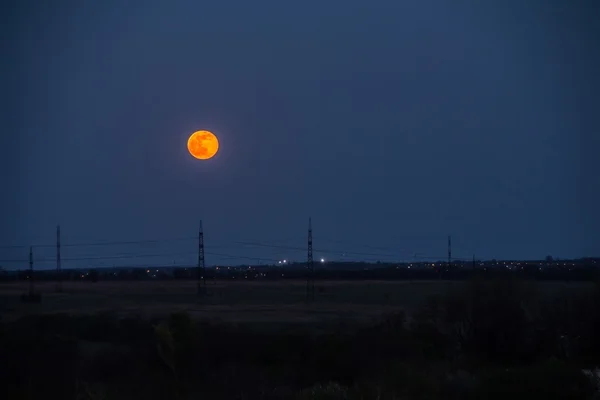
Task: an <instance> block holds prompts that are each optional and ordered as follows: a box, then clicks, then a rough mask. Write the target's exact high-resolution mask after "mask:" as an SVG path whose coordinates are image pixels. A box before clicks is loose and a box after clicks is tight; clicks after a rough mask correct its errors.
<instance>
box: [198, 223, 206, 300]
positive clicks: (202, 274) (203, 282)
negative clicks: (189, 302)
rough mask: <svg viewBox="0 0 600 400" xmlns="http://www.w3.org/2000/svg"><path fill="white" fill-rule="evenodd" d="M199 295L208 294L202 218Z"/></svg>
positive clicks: (199, 232)
mask: <svg viewBox="0 0 600 400" xmlns="http://www.w3.org/2000/svg"><path fill="white" fill-rule="evenodd" d="M198 295H199V296H204V295H206V268H205V267H204V232H203V230H202V220H200V229H199V230H198Z"/></svg>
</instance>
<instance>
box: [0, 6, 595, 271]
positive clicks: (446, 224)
mask: <svg viewBox="0 0 600 400" xmlns="http://www.w3.org/2000/svg"><path fill="white" fill-rule="evenodd" d="M10 3H11V2H8V3H6V2H5V3H3V4H6V6H3V7H4V8H3V10H2V16H1V20H0V26H1V27H2V28H0V29H1V30H2V31H1V33H2V42H1V43H2V54H3V56H2V61H0V63H1V64H0V65H1V70H0V72H1V77H0V83H1V88H2V89H1V90H0V93H1V94H0V100H1V101H2V103H1V106H2V107H1V111H0V117H1V120H0V127H1V128H2V131H3V133H2V139H1V140H2V142H1V145H2V146H1V148H0V151H1V152H2V153H1V157H2V160H1V161H0V162H1V164H0V165H1V167H2V176H1V179H2V182H1V187H2V209H1V212H2V214H1V215H2V224H1V226H2V228H1V230H0V246H1V245H29V244H32V243H33V244H40V243H43V244H45V243H50V244H51V243H53V241H54V232H55V226H56V224H57V223H60V224H61V227H62V231H63V235H62V236H63V242H64V243H65V244H68V243H81V242H103V241H130V240H131V241H138V240H150V239H161V240H162V239H165V240H166V239H180V238H181V239H182V240H177V241H173V242H164V243H162V242H161V243H160V244H143V245H142V244H140V245H120V246H107V247H102V246H97V247H88V248H83V247H81V248H80V247H71V248H64V249H63V257H65V258H66V259H68V258H69V257H71V258H77V257H86V256H90V257H96V256H111V255H113V256H114V255H121V254H133V255H135V254H168V255H167V256H165V257H159V256H155V257H147V258H124V259H100V260H89V261H88V260H86V261H81V262H80V261H75V260H73V261H65V266H74V265H80V264H82V263H83V264H84V265H83V266H87V265H92V266H93V265H98V266H101V265H113V264H116V265H130V264H139V263H145V262H149V263H154V264H161V263H173V261H175V262H176V263H192V264H193V263H194V262H195V255H194V252H195V251H196V244H195V242H194V239H193V236H194V235H196V232H197V225H198V220H199V219H203V221H204V226H205V233H206V244H207V252H211V251H212V252H213V253H219V254H225V255H228V256H249V257H261V258H265V259H266V258H273V259H280V258H288V259H289V258H292V259H298V260H302V259H304V257H305V251H304V250H294V249H291V248H290V249H283V248H274V247H252V246H242V245H240V244H236V243H233V242H234V241H247V242H259V243H263V244H269V245H279V246H290V247H298V248H300V249H303V248H304V247H305V241H306V226H307V218H308V216H312V218H313V225H314V237H315V247H316V248H317V249H321V250H322V249H327V250H330V249H335V250H340V252H341V251H346V252H358V253H365V254H361V255H346V256H345V258H344V257H343V256H341V255H340V254H339V253H333V254H332V253H325V252H317V253H318V254H317V256H318V257H320V256H321V255H323V256H325V257H327V258H330V259H333V258H338V259H340V258H344V259H377V258H380V259H394V258H395V259H411V260H412V259H414V254H415V253H419V254H422V255H427V256H444V255H445V253H446V235H448V234H452V235H453V245H454V248H453V252H454V254H455V255H456V256H459V257H470V256H471V255H472V254H473V253H475V254H476V255H477V256H478V257H482V258H493V257H497V258H540V257H544V256H545V255H547V254H552V255H554V256H558V257H578V256H587V255H599V254H600V233H599V232H600V228H599V227H600V212H599V210H598V205H597V204H598V203H599V202H598V199H599V197H600V165H599V163H598V149H599V148H600V140H599V135H600V112H599V110H600V72H599V71H600V39H599V38H600V29H599V27H598V26H597V24H595V22H597V21H598V20H599V18H600V13H599V12H598V9H599V7H598V5H597V4H598V2H597V1H575V0H563V1H558V0H556V1H554V0H531V1H516V0H515V1H504V2H498V1H491V0H490V1H483V0H471V1H467V0H462V1H455V2H450V1H445V0H410V1H401V0H388V1H383V0H370V1H330V2H327V1H303V2H294V3H291V2H284V1H275V0H273V1H254V2H249V1H242V0H232V1H219V2H202V1H178V0H169V1H156V0H148V1H143V2H141V1H139V2H135V1H127V2H123V1H114V0H113V1H101V2H98V1H74V0H73V1H54V2H44V1H37V2H35V1H31V0H28V1H26V0H21V1H18V2H17V1H14V2H12V5H11V4H10ZM198 129H209V130H211V131H213V132H214V133H215V134H216V135H217V136H218V137H219V139H220V143H221V147H220V152H219V153H218V154H217V156H216V157H215V158H213V159H212V160H210V161H198V160H195V159H194V158H192V157H191V156H190V155H189V154H188V153H187V150H186V140H187V137H188V136H189V134H190V133H192V132H193V131H195V130H198ZM211 246H212V247H211ZM216 246H218V247H216ZM367 246H371V247H367ZM373 247H381V248H385V251H382V253H385V254H386V256H385V257H384V256H371V255H370V254H371V253H377V252H378V250H377V249H373ZM366 253H368V254H366ZM26 254H27V250H26V249H25V248H18V249H1V250H0V260H2V259H4V260H10V259H20V258H26ZM53 256H54V250H53V249H52V248H47V249H38V250H36V258H38V259H43V258H50V259H51V258H52V257H53ZM207 262H208V264H210V265H212V264H214V263H221V262H228V263H239V262H243V259H235V258H227V257H222V256H217V255H215V254H209V255H208V256H207ZM0 264H2V263H0ZM41 264H43V263H41ZM3 265H5V266H6V267H16V266H17V264H15V263H9V262H4V263H3ZM48 265H49V266H52V265H53V263H52V262H49V263H48Z"/></svg>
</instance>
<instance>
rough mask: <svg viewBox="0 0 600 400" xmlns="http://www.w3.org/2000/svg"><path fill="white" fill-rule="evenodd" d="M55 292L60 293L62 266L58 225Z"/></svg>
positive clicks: (58, 227) (58, 226)
mask: <svg viewBox="0 0 600 400" xmlns="http://www.w3.org/2000/svg"><path fill="white" fill-rule="evenodd" d="M56 278H57V279H58V282H57V285H56V291H57V292H59V293H60V292H62V265H61V261H60V225H56Z"/></svg>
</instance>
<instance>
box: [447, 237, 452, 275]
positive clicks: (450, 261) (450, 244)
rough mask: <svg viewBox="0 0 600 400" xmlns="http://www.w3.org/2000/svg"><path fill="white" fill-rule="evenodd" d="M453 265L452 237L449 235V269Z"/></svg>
mask: <svg viewBox="0 0 600 400" xmlns="http://www.w3.org/2000/svg"><path fill="white" fill-rule="evenodd" d="M451 263H452V236H450V235H448V268H450V265H451Z"/></svg>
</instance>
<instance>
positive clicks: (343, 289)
mask: <svg viewBox="0 0 600 400" xmlns="http://www.w3.org/2000/svg"><path fill="white" fill-rule="evenodd" d="M464 285H465V282H451V281H413V282H409V281H401V282H398V281H397V282H393V281H357V282H350V281H324V282H318V283H317V285H316V287H315V301H314V302H313V303H312V304H307V303H306V301H305V290H306V283H305V282H303V281H278V282H264V281H263V282H229V281H227V282H219V281H217V282H207V290H208V292H209V295H208V296H207V297H206V298H204V299H201V298H199V297H198V296H197V295H196V282H193V281H139V282H102V281H101V282H97V283H90V282H65V283H64V284H63V292H62V293H56V290H55V288H56V284H55V283H52V282H44V283H39V284H37V285H36V291H37V292H40V293H41V294H42V303H41V304H26V303H22V302H21V299H20V295H21V294H22V293H26V292H27V288H28V287H27V284H26V282H21V283H9V284H2V285H0V313H1V315H2V316H3V319H10V318H14V317H18V316H21V315H26V314H31V313H68V314H82V313H96V312H105V311H108V312H115V313H117V314H120V315H127V314H135V315H141V316H148V317H150V316H152V317H162V316H165V315H168V314H170V313H171V312H173V311H185V312H188V313H189V314H190V315H192V316H194V317H196V318H200V319H205V320H210V321H222V322H234V323H260V324H269V323H277V324H282V323H283V324H286V323H289V324H297V323H308V324H311V325H312V324H329V323H334V324H335V323H343V322H367V321H370V320H374V319H377V318H378V317H380V316H382V315H383V314H388V313H392V312H396V311H400V310H403V311H405V312H407V313H410V311H411V310H413V309H415V308H416V307H418V306H420V305H422V304H423V303H424V302H425V301H426V300H427V299H428V298H430V297H431V296H434V295H443V294H444V293H447V292H448V291H449V290H456V289H460V288H461V287H463V286H464ZM532 285H533V286H535V289H537V290H538V291H540V292H542V293H544V292H556V291H562V290H575V291H577V290H580V289H582V288H584V287H586V286H589V285H588V284H586V283H561V282H548V283H542V282H538V283H532Z"/></svg>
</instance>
